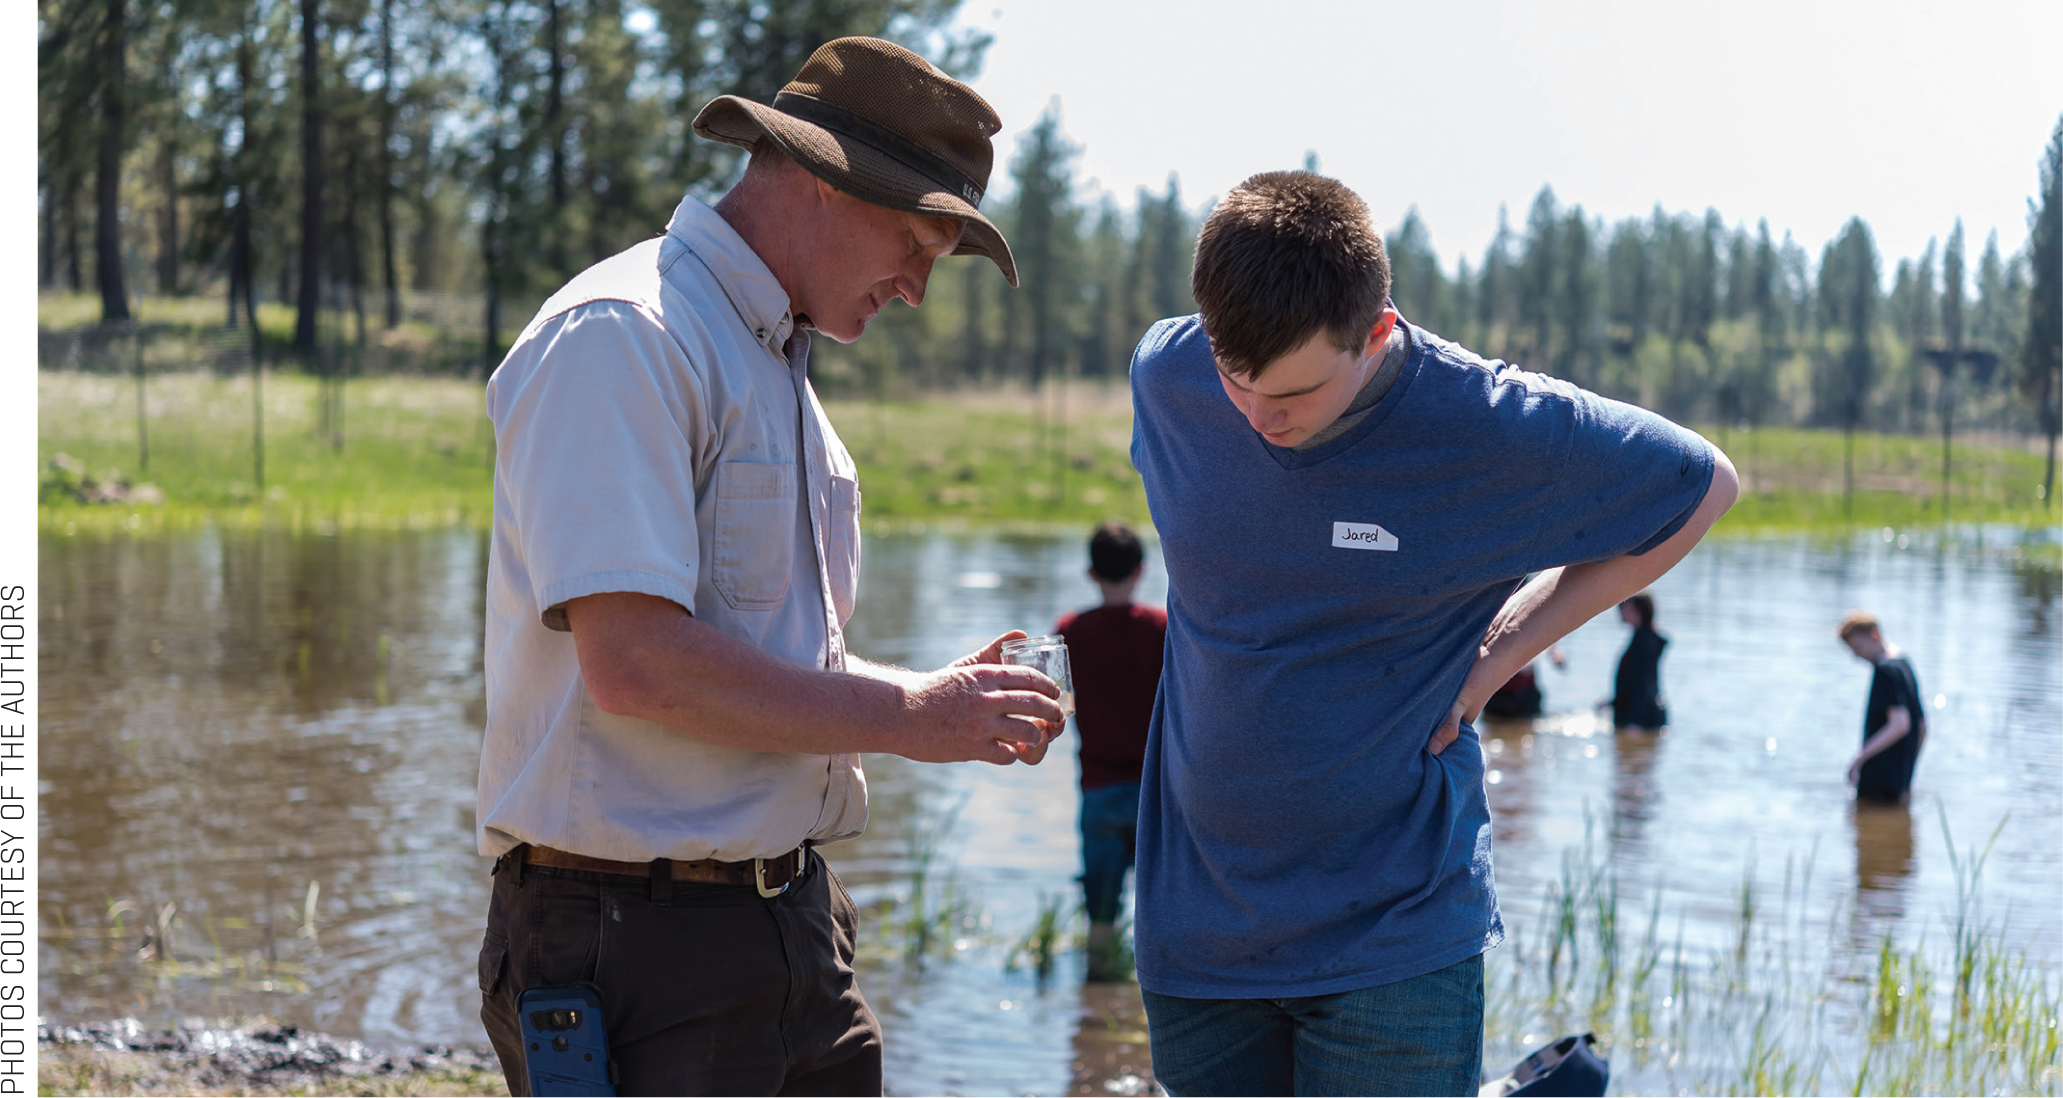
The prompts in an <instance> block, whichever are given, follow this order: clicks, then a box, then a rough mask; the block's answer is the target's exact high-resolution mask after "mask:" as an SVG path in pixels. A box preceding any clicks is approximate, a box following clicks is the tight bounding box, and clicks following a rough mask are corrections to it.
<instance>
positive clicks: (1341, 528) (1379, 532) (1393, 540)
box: [1332, 522, 1397, 553]
mask: <svg viewBox="0 0 2063 1098" xmlns="http://www.w3.org/2000/svg"><path fill="white" fill-rule="evenodd" d="M1332 545H1333V548H1335V549H1375V550H1378V551H1380V552H1384V553H1394V552H1396V551H1397V535H1395V534H1392V533H1390V532H1389V531H1388V530H1385V529H1383V528H1382V527H1380V526H1377V525H1375V524H1374V523H1372V522H1335V523H1333V524H1332Z"/></svg>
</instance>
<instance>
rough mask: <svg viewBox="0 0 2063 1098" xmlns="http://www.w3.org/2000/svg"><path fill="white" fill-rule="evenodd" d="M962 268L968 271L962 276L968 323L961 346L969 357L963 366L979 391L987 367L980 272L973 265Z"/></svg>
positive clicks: (962, 304)
mask: <svg viewBox="0 0 2063 1098" xmlns="http://www.w3.org/2000/svg"><path fill="white" fill-rule="evenodd" d="M960 266H961V267H963V268H965V271H966V273H964V274H962V275H961V276H960V278H961V286H962V287H963V288H964V292H963V293H962V294H961V297H962V302H961V308H963V309H965V310H966V315H967V323H966V325H965V326H964V327H963V328H962V329H961V332H960V346H961V348H962V350H963V351H964V352H965V354H966V355H967V358H966V360H965V361H964V363H963V364H962V365H963V367H964V369H963V373H964V374H965V375H966V378H967V381H968V383H969V384H972V385H973V386H974V387H975V388H977V389H978V388H980V387H981V375H982V369H983V367H984V366H985V365H986V364H985V363H984V362H983V358H984V354H983V347H982V342H983V341H982V338H981V337H982V332H983V328H982V317H981V312H982V310H981V297H982V294H981V283H980V282H979V281H978V280H977V276H978V275H979V274H980V271H979V269H978V268H976V267H975V265H974V264H972V263H962V264H961V265H960Z"/></svg>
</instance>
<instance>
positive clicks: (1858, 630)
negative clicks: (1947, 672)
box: [1835, 610, 1927, 804]
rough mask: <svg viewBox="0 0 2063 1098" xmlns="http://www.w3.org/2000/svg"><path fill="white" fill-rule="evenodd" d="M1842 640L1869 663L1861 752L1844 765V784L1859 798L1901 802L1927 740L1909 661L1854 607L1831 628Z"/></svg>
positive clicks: (1924, 714)
mask: <svg viewBox="0 0 2063 1098" xmlns="http://www.w3.org/2000/svg"><path fill="white" fill-rule="evenodd" d="M1835 635H1836V636H1838V637H1840V638H1841V643H1843V644H1846V645H1847V646H1848V650H1849V651H1850V652H1853V653H1855V656H1856V658H1857V659H1860V660H1862V661H1864V662H1866V663H1868V664H1869V665H1870V666H1871V667H1872V668H1873V670H1872V672H1871V674H1870V698H1869V701H1868V702H1867V703H1866V704H1865V705H1864V707H1863V718H1862V750H1860V751H1857V752H1856V753H1855V758H1854V759H1853V760H1851V761H1850V762H1849V764H1848V784H1849V785H1852V786H1854V787H1855V796H1856V798H1857V799H1858V800H1865V801H1877V802H1880V803H1883V804H1903V803H1905V799H1906V797H1907V795H1908V794H1910V793H1911V792H1912V788H1913V764H1914V763H1917V762H1919V761H1920V748H1921V747H1922V746H1923V745H1924V744H1925V743H1926V742H1927V708H1926V706H1925V705H1923V704H1921V702H1920V680H1919V677H1918V676H1916V675H1914V674H1913V665H1912V663H1911V662H1910V661H1908V660H1907V659H1906V658H1905V655H1904V653H1901V652H1900V651H1899V650H1898V649H1897V648H1896V647H1895V646H1893V645H1892V644H1891V643H1890V642H1889V641H1886V640H1885V639H1884V634H1883V631H1882V629H1881V628H1880V627H1879V625H1878V622H1877V619H1876V618H1875V617H1874V616H1872V615H1870V614H1866V613H1863V612H1862V611H1860V610H1858V611H1856V612H1855V613H1852V614H1850V615H1848V616H1847V617H1846V618H1843V619H1842V620H1841V627H1840V628H1839V629H1838V630H1836V631H1835Z"/></svg>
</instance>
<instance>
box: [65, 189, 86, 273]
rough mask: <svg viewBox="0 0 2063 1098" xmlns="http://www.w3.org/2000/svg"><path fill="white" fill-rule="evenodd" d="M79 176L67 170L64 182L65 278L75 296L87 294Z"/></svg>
mask: <svg viewBox="0 0 2063 1098" xmlns="http://www.w3.org/2000/svg"><path fill="white" fill-rule="evenodd" d="M79 175H80V173H79V172H78V171H76V170H72V169H67V170H66V172H65V181H64V254H65V278H66V280H67V281H69V282H70V283H71V284H72V292H73V293H75V294H79V293H85V292H86V256H85V254H84V253H83V252H81V251H80V250H79V190H80V188H81V186H82V184H81V183H80V180H79Z"/></svg>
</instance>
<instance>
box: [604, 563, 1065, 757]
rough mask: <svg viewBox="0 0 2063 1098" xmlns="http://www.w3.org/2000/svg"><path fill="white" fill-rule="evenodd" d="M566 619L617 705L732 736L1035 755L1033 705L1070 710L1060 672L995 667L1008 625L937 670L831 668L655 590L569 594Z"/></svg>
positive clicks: (706, 737) (937, 752)
mask: <svg viewBox="0 0 2063 1098" xmlns="http://www.w3.org/2000/svg"><path fill="white" fill-rule="evenodd" d="M566 619H567V622H568V624H569V625H570V626H571V627H572V629H573V641H574V644H575V646H576V647H577V648H578V649H579V656H580V673H581V675H582V677H583V678H584V679H585V680H586V682H587V689H588V693H589V695H591V696H592V697H593V698H594V701H595V704H596V705H597V706H599V707H601V709H602V710H603V711H604V712H608V713H614V714H617V715H619V716H627V717H636V718H638V719H640V720H646V721H651V722H653V723H655V724H661V725H665V726H666V727H668V728H672V729H675V730H678V731H679V732H681V733H682V734H684V735H688V736H692V737H694V738H695V739H698V740H702V741H704V742H707V743H713V744H719V745H721V746H725V747H736V748H742V749H745V750H748V751H786V752H794V753H798V754H807V755H837V754H845V753H848V752H860V751H878V752H886V753H889V754H895V755H901V756H903V757H904V758H908V759H915V760H917V761H919V762H959V761H964V760H973V759H978V760H982V761H986V762H993V763H999V764H1003V763H1010V762H1016V761H1020V760H1021V761H1024V762H1034V761H1037V758H1038V757H1040V756H1041V755H1042V754H1043V753H1042V752H1040V751H1038V750H1037V747H1038V746H1039V745H1040V744H1041V743H1042V742H1043V739H1044V737H1043V735H1042V733H1041V732H1040V730H1039V726H1038V725H1036V724H1034V723H1032V722H1031V721H1028V720H1023V719H1020V718H1025V717H1029V718H1036V719H1038V720H1046V721H1057V720H1059V719H1061V712H1060V707H1059V705H1058V704H1057V703H1056V702H1055V701H1054V700H1053V693H1054V687H1053V683H1052V682H1051V681H1050V680H1048V679H1046V678H1045V677H1044V676H1042V675H1040V674H1039V673H1038V672H1036V671H1033V670H1030V669H1029V668H1022V667H999V666H993V664H995V663H996V662H997V661H998V659H999V656H1000V653H999V652H998V651H997V648H998V646H999V645H1000V644H1001V642H1002V638H1000V637H999V638H997V640H996V641H994V642H991V644H990V645H989V647H988V648H986V649H983V650H982V651H981V652H979V653H976V654H975V655H973V656H969V657H967V658H965V659H963V660H961V661H960V662H959V663H958V664H956V665H954V666H953V667H949V668H946V669H944V670H942V671H937V672H933V673H931V674H921V673H919V672H915V671H905V670H903V669H902V668H898V667H888V666H885V665H882V664H874V663H867V662H865V661H855V662H856V663H857V668H856V671H825V670H819V669H816V668H810V667H802V666H799V665H797V664H793V663H790V662H788V661H787V660H784V659H781V658H779V657H776V656H773V655H769V654H768V653H766V652H763V651H761V650H759V649H757V648H754V647H753V646H751V645H749V644H746V643H744V642H743V641H740V640H738V639H736V638H734V637H731V636H729V635H728V634H726V633H724V632H722V631H721V630H719V629H716V628H715V627H713V626H710V625H707V624H705V623H703V622H700V621H697V620H696V619H695V618H694V617H693V616H691V615H690V614H688V612H687V611H686V610H683V609H682V608H681V607H680V606H679V605H677V604H675V603H673V602H670V601H668V600H666V599H662V598H657V597H655V596H651V595H643V594H637V593H634V592H612V593H607V594H599V595H588V596H584V597H582V598H578V599H574V600H573V601H572V602H569V603H567V604H566ZM1028 743H1029V744H1031V745H1032V746H1031V747H1030V748H1029V749H1027V750H1021V748H1023V747H1024V745H1026V744H1028Z"/></svg>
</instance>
